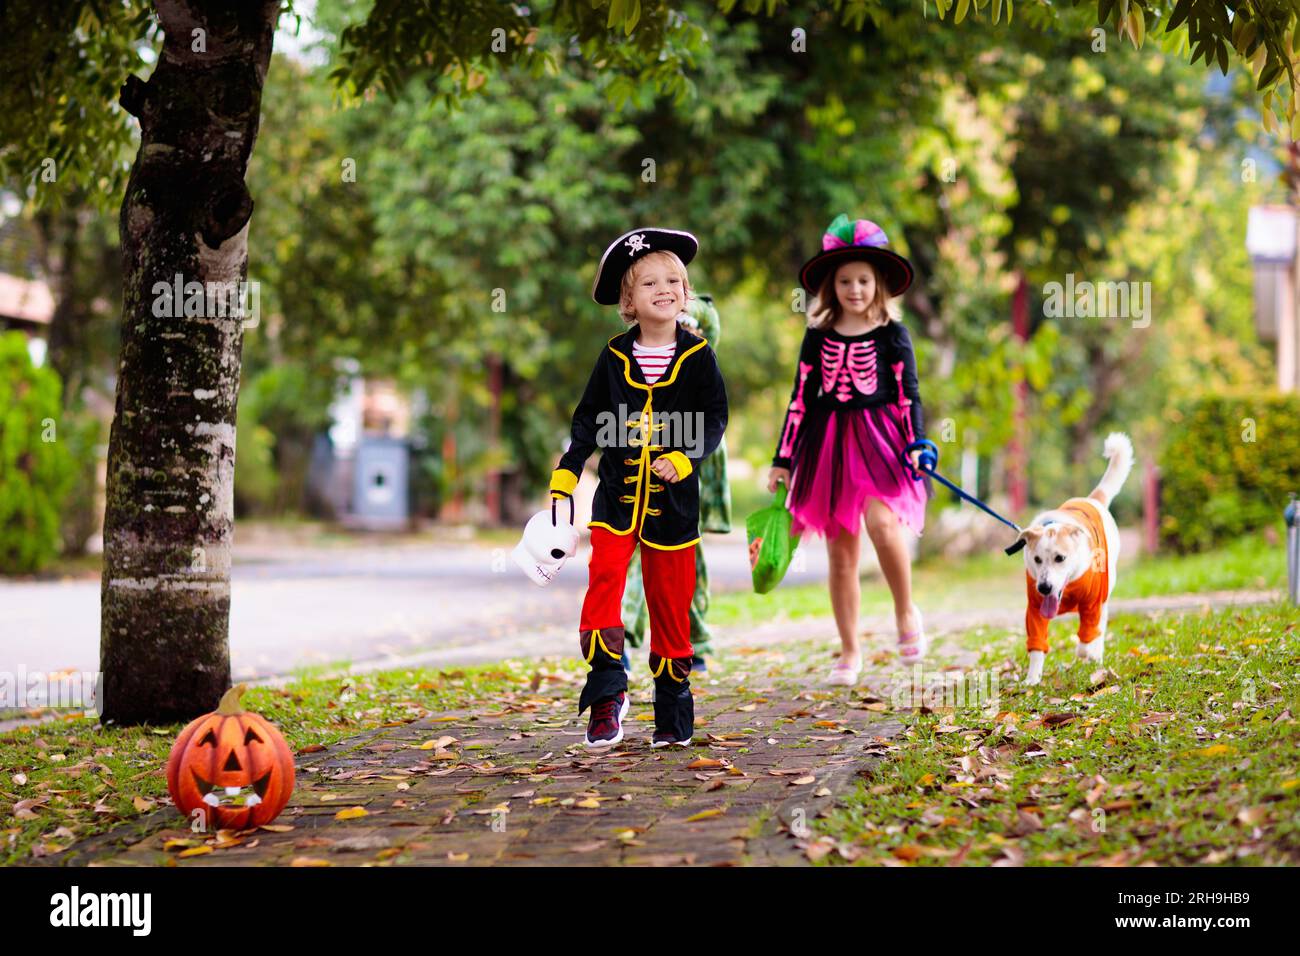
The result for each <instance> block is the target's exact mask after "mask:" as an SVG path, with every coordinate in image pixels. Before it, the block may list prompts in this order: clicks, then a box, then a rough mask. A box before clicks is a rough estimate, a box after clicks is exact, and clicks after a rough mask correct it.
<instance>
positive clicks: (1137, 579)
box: [709, 536, 1286, 626]
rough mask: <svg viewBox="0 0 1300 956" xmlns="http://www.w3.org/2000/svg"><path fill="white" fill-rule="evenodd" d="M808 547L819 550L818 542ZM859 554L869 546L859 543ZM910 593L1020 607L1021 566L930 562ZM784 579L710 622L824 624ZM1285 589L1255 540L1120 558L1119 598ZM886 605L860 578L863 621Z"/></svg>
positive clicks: (729, 598) (816, 587)
mask: <svg viewBox="0 0 1300 956" xmlns="http://www.w3.org/2000/svg"><path fill="white" fill-rule="evenodd" d="M808 546H809V547H815V548H819V547H824V545H823V544H822V542H821V541H820V540H814V541H809V542H808ZM863 547H864V548H870V547H871V543H870V541H868V540H867V539H866V537H865V536H864V537H863ZM912 575H913V577H912V590H913V593H914V594H915V595H916V600H917V604H918V605H920V606H921V607H922V608H923V609H924V610H930V609H934V610H939V611H949V610H951V611H956V610H973V609H980V608H990V609H992V608H1005V607H1015V606H1016V605H1017V603H1018V602H1019V603H1023V601H1024V593H1025V592H1024V562H1023V560H1022V558H1021V557H1020V555H1015V556H1014V557H1008V556H1007V555H1004V554H1001V553H990V554H981V555H976V556H973V557H970V558H966V559H963V560H960V561H945V560H942V559H934V558H932V559H929V560H926V561H920V562H917V564H916V565H914V566H913V569H912ZM794 580H795V577H794V576H793V575H789V576H787V578H786V581H785V582H783V583H782V584H781V585H780V586H779V587H778V588H777V589H776V590H775V591H772V592H771V593H769V594H754V593H753V592H752V591H732V592H727V593H723V594H718V595H715V596H714V598H713V602H712V604H711V605H710V608H709V620H710V622H711V623H712V622H716V623H718V624H721V625H732V626H735V625H740V626H746V625H752V624H758V623H763V622H766V621H771V620H779V619H782V618H786V619H791V620H794V619H797V618H804V617H826V616H828V615H829V614H830V613H831V609H830V597H829V595H828V593H827V590H826V585H825V584H824V583H818V584H802V585H801V584H795V583H793V582H794ZM1285 584H1286V555H1285V553H1284V552H1283V550H1282V546H1281V545H1280V544H1273V545H1270V544H1267V543H1266V542H1265V540H1264V539H1263V538H1262V537H1260V536H1250V537H1245V538H1241V539H1240V540H1238V541H1234V542H1232V543H1231V544H1228V545H1225V546H1224V547H1222V548H1219V549H1216V550H1214V551H1208V552H1205V553H1204V554H1192V555H1174V554H1161V555H1156V556H1155V557H1147V556H1144V555H1137V556H1131V555H1122V556H1121V558H1120V573H1119V584H1118V586H1117V588H1116V590H1115V596H1116V598H1118V599H1123V598H1138V597H1150V596H1154V595H1162V594H1185V593H1202V592H1206V591H1229V590H1240V589H1247V590H1267V589H1279V588H1282V587H1284V586H1285ZM892 610H893V599H892V598H891V597H890V594H889V588H888V587H887V586H886V585H885V582H884V580H883V579H882V578H880V577H878V576H873V577H869V578H867V579H865V580H864V581H863V586H862V611H861V613H862V614H863V615H887V614H891V613H892Z"/></svg>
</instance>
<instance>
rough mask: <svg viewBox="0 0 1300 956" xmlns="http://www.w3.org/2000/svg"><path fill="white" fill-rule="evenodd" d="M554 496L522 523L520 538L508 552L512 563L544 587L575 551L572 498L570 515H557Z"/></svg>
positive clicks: (576, 542)
mask: <svg viewBox="0 0 1300 956" xmlns="http://www.w3.org/2000/svg"><path fill="white" fill-rule="evenodd" d="M556 504H557V500H556V499H552V501H551V507H550V508H549V509H548V510H546V511H539V512H537V514H535V515H533V516H532V517H531V518H529V519H528V524H526V525H525V526H524V537H523V540H522V541H520V542H519V544H518V545H516V546H515V549H514V551H513V552H511V556H512V557H513V558H514V559H515V564H517V565H519V566H520V567H521V568H523V569H524V573H525V574H527V575H528V576H529V577H530V578H532V581H533V583H534V584H536V585H537V586H538V587H543V588H544V587H546V586H547V585H548V584H550V583H551V582H552V581H553V580H555V576H556V575H557V574H559V572H560V568H562V567H564V562H565V561H568V560H569V558H571V557H573V556H574V555H575V554H577V552H578V529H577V528H575V527H574V526H573V518H574V508H573V498H572V497H570V498H569V517H568V520H565V519H564V518H563V517H561V516H557V514H556V509H555V505H556Z"/></svg>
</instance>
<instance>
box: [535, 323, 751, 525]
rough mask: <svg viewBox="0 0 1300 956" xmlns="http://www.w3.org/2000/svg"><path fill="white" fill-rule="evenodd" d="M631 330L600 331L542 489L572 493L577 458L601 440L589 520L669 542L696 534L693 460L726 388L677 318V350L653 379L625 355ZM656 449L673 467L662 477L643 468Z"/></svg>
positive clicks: (706, 448)
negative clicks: (603, 340)
mask: <svg viewBox="0 0 1300 956" xmlns="http://www.w3.org/2000/svg"><path fill="white" fill-rule="evenodd" d="M639 333H640V329H639V328H638V327H637V326H633V327H632V328H630V329H628V330H627V331H626V332H624V333H622V334H621V335H616V336H614V337H613V338H612V339H610V340H609V343H608V345H607V346H606V347H605V348H604V349H603V350H602V351H601V353H600V357H599V358H597V359H596V367H595V368H593V369H592V372H591V378H590V379H589V380H588V382H587V388H586V391H585V392H583V395H582V400H581V401H579V402H578V407H577V408H576V409H575V410H574V412H573V430H572V440H571V442H570V444H569V449H568V451H566V452H565V453H564V456H563V457H562V458H561V459H560V463H559V465H558V467H557V468H556V470H555V472H554V474H553V475H552V477H551V490H552V491H555V492H563V493H572V491H573V489H574V487H576V485H577V483H578V475H579V474H580V473H581V472H582V467H583V464H584V463H585V462H586V460H587V458H588V457H590V456H591V453H592V452H593V451H595V450H596V449H597V448H600V449H602V451H603V454H602V455H601V456H600V464H599V465H598V466H597V469H596V474H597V476H598V477H599V478H600V486H599V487H598V488H597V489H596V497H595V499H594V500H593V502H592V507H591V521H590V522H588V524H587V527H589V528H606V529H607V530H609V531H612V532H613V533H614V534H619V535H624V534H636V536H637V538H638V540H640V541H641V542H642V543H644V544H647V545H650V546H651V547H653V548H660V549H662V550H675V549H677V548H686V547H689V546H690V545H692V544H695V543H696V542H697V541H699V540H700V529H699V515H700V484H699V465H700V462H701V461H703V460H704V459H705V458H707V457H708V456H709V455H710V454H712V453H713V451H714V449H716V448H717V447H718V443H719V442H720V441H721V440H722V433H723V431H725V430H726V427H727V389H726V385H725V383H724V382H723V381H722V373H721V371H719V369H718V360H717V357H716V356H715V355H714V354H713V349H711V348H709V344H708V342H707V341H705V340H704V339H702V338H700V337H699V336H697V335H694V334H693V333H691V332H688V331H687V330H686V329H684V328H683V327H682V326H680V325H679V326H678V327H677V350H676V352H675V353H674V354H673V362H672V364H671V365H669V366H668V369H667V370H666V371H665V372H664V374H663V377H662V378H660V379H659V381H657V382H655V383H654V384H653V385H651V384H648V383H647V382H646V380H645V376H644V375H642V374H641V367H640V366H639V365H638V364H637V363H636V361H635V360H634V359H633V358H632V343H633V342H634V341H636V338H637V335H638V334H639ZM661 457H666V458H668V460H669V461H671V462H672V463H673V466H674V467H675V468H676V469H677V473H678V474H679V475H682V477H681V479H680V480H678V481H676V482H670V481H665V480H664V479H662V478H660V477H659V476H658V475H656V474H655V473H654V472H653V471H651V470H650V465H651V463H652V462H654V460H655V459H657V458H661Z"/></svg>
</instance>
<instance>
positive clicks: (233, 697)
mask: <svg viewBox="0 0 1300 956" xmlns="http://www.w3.org/2000/svg"><path fill="white" fill-rule="evenodd" d="M247 689H248V688H247V687H246V686H245V685H243V684H236V685H235V686H234V687H232V688H230V690H228V691H226V692H225V693H224V694H222V695H221V703H219V704H217V713H218V714H221V715H222V716H223V717H233V716H234V715H235V714H242V713H243V712H244V708H243V707H242V706H240V703H239V698H240V697H241V696H242V695H243V693H244V691H245V690H247Z"/></svg>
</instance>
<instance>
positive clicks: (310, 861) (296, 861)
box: [289, 856, 334, 866]
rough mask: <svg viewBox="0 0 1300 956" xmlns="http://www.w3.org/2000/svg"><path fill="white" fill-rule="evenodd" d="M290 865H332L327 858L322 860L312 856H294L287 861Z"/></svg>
mask: <svg viewBox="0 0 1300 956" xmlns="http://www.w3.org/2000/svg"><path fill="white" fill-rule="evenodd" d="M289 865H290V866H333V865H334V864H333V863H331V862H330V861H329V860H322V859H320V858H319V857H314V856H295V857H294V858H293V860H292V861H291V862H290V863H289Z"/></svg>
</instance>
